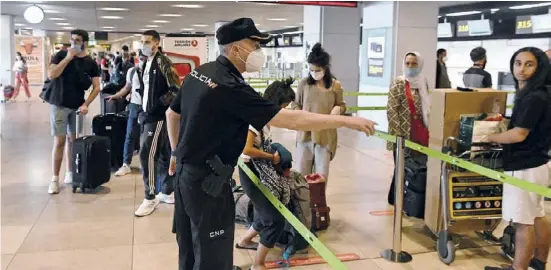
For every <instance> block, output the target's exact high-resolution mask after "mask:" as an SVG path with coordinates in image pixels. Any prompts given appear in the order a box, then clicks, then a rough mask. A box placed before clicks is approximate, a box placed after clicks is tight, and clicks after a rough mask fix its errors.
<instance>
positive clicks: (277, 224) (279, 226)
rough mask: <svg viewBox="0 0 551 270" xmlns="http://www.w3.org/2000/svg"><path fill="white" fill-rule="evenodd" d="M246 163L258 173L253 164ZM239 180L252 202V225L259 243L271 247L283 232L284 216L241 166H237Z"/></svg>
mask: <svg viewBox="0 0 551 270" xmlns="http://www.w3.org/2000/svg"><path fill="white" fill-rule="evenodd" d="M247 165H248V166H249V168H250V169H251V170H252V171H253V172H254V173H255V174H256V175H258V174H257V173H256V171H255V169H254V167H253V166H251V165H249V164H247ZM239 180H240V182H241V185H242V186H243V190H244V191H245V194H247V196H249V199H250V200H251V201H252V202H253V205H254V210H255V211H254V214H255V216H254V222H253V225H252V226H253V228H254V230H255V231H257V232H258V233H259V234H260V243H261V244H262V245H263V246H265V247H267V248H273V247H274V245H275V243H277V241H278V240H279V238H280V237H281V234H282V233H283V229H284V228H285V218H284V217H283V216H282V215H281V213H279V211H277V209H276V208H275V207H274V205H273V204H272V203H271V202H270V201H269V200H268V199H267V198H266V196H264V194H262V192H261V191H260V189H258V187H257V186H256V185H255V184H254V183H253V182H252V181H251V179H250V178H249V176H247V174H246V173H245V172H244V171H243V170H242V169H241V168H239Z"/></svg>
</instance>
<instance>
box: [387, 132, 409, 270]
mask: <svg viewBox="0 0 551 270" xmlns="http://www.w3.org/2000/svg"><path fill="white" fill-rule="evenodd" d="M405 147H406V146H405V139H404V137H401V136H399V137H396V166H395V175H396V177H394V229H393V236H392V237H393V239H392V248H391V249H386V250H384V251H383V252H382V254H381V256H383V258H385V259H386V260H387V261H390V262H395V263H407V262H411V260H412V259H413V258H412V257H411V255H410V254H409V253H407V252H405V251H403V250H402V209H403V204H404V171H405V157H404V156H405V155H404V154H405Z"/></svg>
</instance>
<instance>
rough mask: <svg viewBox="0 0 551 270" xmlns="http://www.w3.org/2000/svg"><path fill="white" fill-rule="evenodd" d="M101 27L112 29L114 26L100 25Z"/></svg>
mask: <svg viewBox="0 0 551 270" xmlns="http://www.w3.org/2000/svg"><path fill="white" fill-rule="evenodd" d="M101 28H103V29H113V28H115V27H114V26H103V27H101Z"/></svg>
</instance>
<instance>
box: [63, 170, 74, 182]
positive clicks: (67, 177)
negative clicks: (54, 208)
mask: <svg viewBox="0 0 551 270" xmlns="http://www.w3.org/2000/svg"><path fill="white" fill-rule="evenodd" d="M63 183H65V184H71V183H73V172H66V173H65V178H63Z"/></svg>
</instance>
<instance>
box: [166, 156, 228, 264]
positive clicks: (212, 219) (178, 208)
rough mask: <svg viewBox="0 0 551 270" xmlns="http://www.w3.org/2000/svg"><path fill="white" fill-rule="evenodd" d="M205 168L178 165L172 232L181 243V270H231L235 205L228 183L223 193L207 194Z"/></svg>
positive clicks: (179, 246) (179, 262)
mask: <svg viewBox="0 0 551 270" xmlns="http://www.w3.org/2000/svg"><path fill="white" fill-rule="evenodd" d="M208 174H210V171H209V170H208V169H206V168H197V167H193V166H188V165H178V168H177V182H176V186H175V191H174V199H175V203H176V204H175V208H174V223H173V227H172V232H173V233H176V240H177V242H178V249H179V255H178V265H179V266H178V269H179V270H232V269H233V266H232V265H233V241H234V233H235V223H234V219H235V202H234V200H233V194H232V191H231V187H230V185H229V183H228V184H227V185H226V186H224V190H223V191H222V194H221V195H220V196H218V197H216V198H215V197H212V196H210V195H208V194H206V193H205V192H204V191H203V189H202V187H201V182H202V181H203V179H204V178H205V177H206V176H207V175H208Z"/></svg>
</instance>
